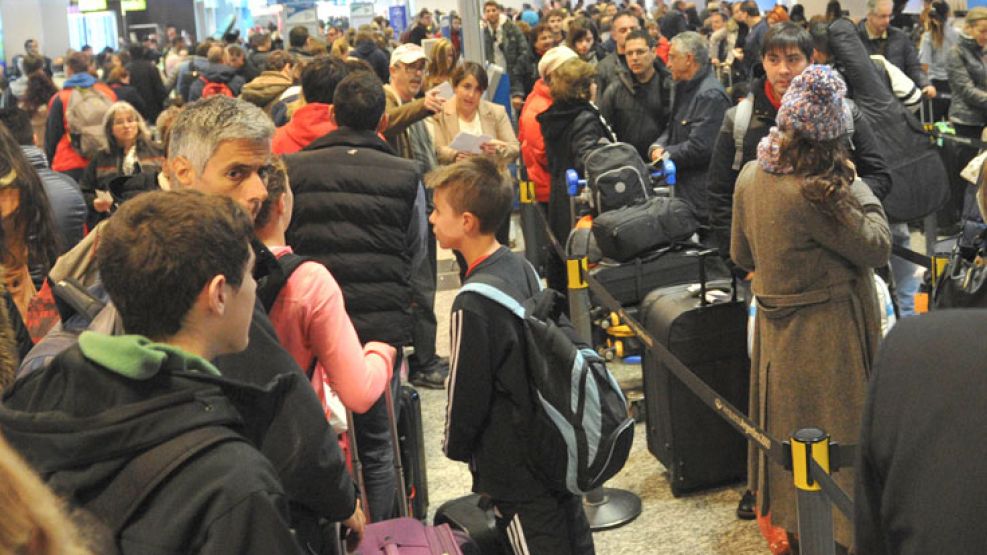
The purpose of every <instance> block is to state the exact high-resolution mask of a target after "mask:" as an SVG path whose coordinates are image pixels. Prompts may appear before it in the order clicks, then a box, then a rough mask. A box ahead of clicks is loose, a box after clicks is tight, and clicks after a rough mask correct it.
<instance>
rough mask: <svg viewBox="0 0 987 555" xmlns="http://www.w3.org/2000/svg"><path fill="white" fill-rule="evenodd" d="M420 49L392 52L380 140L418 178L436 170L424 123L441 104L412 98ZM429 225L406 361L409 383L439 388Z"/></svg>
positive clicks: (444, 365) (442, 364) (441, 368)
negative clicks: (410, 352)
mask: <svg viewBox="0 0 987 555" xmlns="http://www.w3.org/2000/svg"><path fill="white" fill-rule="evenodd" d="M427 63H428V62H427V59H426V57H425V51H424V50H422V47H420V46H418V45H415V44H411V43H406V44H402V45H401V46H399V47H397V48H395V49H394V52H393V53H391V68H390V69H391V80H390V83H388V84H387V85H384V92H385V96H386V99H387V117H388V120H389V123H388V125H387V128H386V129H385V130H384V138H386V139H387V142H388V143H390V144H391V146H392V147H394V150H396V151H397V153H398V155H399V156H401V157H402V158H405V159H408V160H413V161H415V162H417V163H418V169H419V171H420V172H421V175H425V174H426V173H428V172H429V171H431V169H432V168H434V167H435V166H436V160H435V145H434V144H433V143H432V136H431V135H430V134H429V132H428V128H427V127H425V122H424V119H425V118H427V117H429V116H431V115H433V114H435V113H436V112H439V111H440V110H441V109H442V105H443V103H445V100H444V99H443V98H442V97H440V96H439V95H438V91H435V90H432V91H428V92H426V93H425V96H424V97H423V98H417V97H418V93H419V92H420V91H421V89H422V82H423V81H424V79H425V66H426V64H427ZM425 199H426V204H427V212H426V213H431V211H432V196H431V190H429V191H426V196H425ZM427 227H428V234H429V235H428V240H427V245H428V256H427V257H426V258H424V259H423V263H422V264H421V266H420V267H419V268H417V269H416V271H415V277H414V284H413V285H414V308H413V310H414V316H415V328H414V332H413V335H414V344H415V354H414V355H413V356H412V357H411V359H410V360H409V361H408V364H409V380H411V382H412V383H413V384H415V385H417V386H419V387H427V388H431V389H442V388H443V386H444V385H445V377H446V375H447V374H448V373H449V362H448V360H447V359H444V358H440V357H438V356H437V355H436V354H435V331H436V327H437V324H436V319H435V279H436V270H437V268H436V250H435V236H434V235H433V234H432V228H431V226H427Z"/></svg>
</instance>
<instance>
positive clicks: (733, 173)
mask: <svg viewBox="0 0 987 555" xmlns="http://www.w3.org/2000/svg"><path fill="white" fill-rule="evenodd" d="M812 52H813V42H812V37H811V36H809V33H808V32H806V31H804V30H802V29H801V28H800V27H798V26H796V25H795V24H793V23H780V24H778V25H775V26H774V27H772V28H771V30H770V31H768V34H767V35H765V37H764V42H763V45H762V53H763V57H764V69H765V74H766V75H765V77H764V78H762V79H755V80H754V81H753V82H752V83H751V92H750V97H749V98H750V100H744V101H743V102H753V106H752V109H751V117H750V122H749V123H748V125H747V132H746V133H745V134H744V139H743V141H744V142H743V150H742V153H741V158H740V160H739V164H738V163H737V158H736V156H737V152H736V150H737V149H736V141H735V138H734V126H735V122H736V119H737V112H738V111H740V108H737V107H733V108H730V109H729V110H727V112H726V116H725V117H724V119H723V127H722V128H721V129H720V132H719V135H717V137H716V143H715V146H714V147H713V158H712V161H711V162H710V166H709V190H708V192H707V194H708V198H709V226H710V231H711V237H712V239H713V242H714V244H715V245H716V247H717V248H718V249H719V250H720V254H721V255H722V256H723V258H724V260H729V258H730V226H731V222H732V219H733V191H734V185H735V184H736V181H737V175H738V174H739V173H740V169H741V168H743V166H744V164H746V163H747V162H750V161H751V160H754V159H755V158H757V145H758V143H759V142H761V139H762V138H764V136H765V135H767V134H768V131H769V130H770V129H771V127H772V126H774V125H775V117H776V116H777V114H778V107H779V106H780V105H781V97H782V95H784V94H785V91H786V90H788V85H789V84H790V83H791V81H792V79H794V78H795V76H796V75H798V74H800V73H802V70H804V69H805V68H806V67H808V66H809V64H810V63H811V62H812ZM852 113H853V131H854V134H853V137H852V143H853V151H852V154H853V161H854V163H855V164H856V166H857V173H858V174H859V175H860V177H861V179H863V180H864V182H865V183H867V185H868V186H870V188H871V191H873V192H874V195H875V196H876V197H877V198H878V199H879V200H880V199H883V198H884V197H885V196H887V194H888V192H889V191H890V190H891V174H890V173H889V171H888V167H887V163H886V162H885V160H884V156H883V155H882V154H881V152H880V150H879V149H878V148H877V137H876V136H875V135H874V131H873V129H872V127H871V125H870V123H869V122H868V121H867V119H866V118H864V117H863V116H862V114H861V113H860V110H858V109H856V105H853V112H852Z"/></svg>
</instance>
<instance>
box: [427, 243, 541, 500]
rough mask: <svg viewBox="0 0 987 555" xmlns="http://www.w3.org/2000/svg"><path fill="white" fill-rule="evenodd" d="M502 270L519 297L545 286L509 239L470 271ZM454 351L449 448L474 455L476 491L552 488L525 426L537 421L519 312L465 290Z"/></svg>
mask: <svg viewBox="0 0 987 555" xmlns="http://www.w3.org/2000/svg"><path fill="white" fill-rule="evenodd" d="M484 274H489V275H492V276H496V277H498V278H500V279H501V280H503V281H505V282H506V283H508V284H510V285H511V286H512V288H513V290H512V291H509V292H507V293H508V294H510V295H512V296H513V297H514V298H515V299H518V300H521V299H527V298H529V297H531V296H533V295H534V294H535V293H537V292H538V290H539V283H538V276H537V274H535V272H534V270H533V269H532V268H531V265H530V264H528V263H527V261H525V259H524V258H523V257H521V256H520V255H518V254H515V253H512V252H511V251H510V250H509V249H508V248H507V247H500V249H499V250H497V251H496V252H494V254H492V255H490V257H488V258H487V259H486V260H484V261H483V262H480V264H478V265H477V266H476V267H475V268H474V269H473V271H472V273H471V274H470V277H468V278H467V279H466V283H469V282H470V280H471V279H472V278H474V277H475V276H480V275H484ZM450 322H452V324H451V333H452V344H453V345H454V346H455V347H454V349H455V350H454V351H453V352H452V353H451V354H450V355H451V356H450V359H449V368H450V374H449V399H450V405H449V413H448V419H447V421H446V435H445V440H444V441H443V450H444V451H445V454H446V456H448V457H449V458H450V459H453V460H457V461H463V462H466V463H469V465H470V471H471V472H472V474H473V491H475V492H477V493H482V494H486V495H489V496H491V497H492V498H494V499H496V500H498V501H524V500H528V499H531V498H533V497H537V496H538V495H540V494H542V493H544V492H545V491H546V490H547V488H546V486H545V485H543V484H542V483H541V482H540V481H539V480H538V479H537V478H536V477H535V475H534V474H533V473H532V471H531V469H530V467H529V465H528V463H527V461H526V460H525V455H524V451H523V446H524V441H523V436H522V435H521V434H520V433H519V431H520V430H522V429H523V428H524V427H525V426H526V422H529V421H530V418H531V414H532V410H533V400H532V398H531V386H530V385H529V381H528V371H527V366H526V363H525V356H526V343H525V339H524V328H523V327H522V325H521V322H520V320H519V319H518V318H517V316H515V315H514V314H512V313H510V312H508V311H507V309H506V308H504V307H503V306H501V305H499V304H497V303H495V302H493V301H491V300H490V299H487V298H485V297H482V296H480V295H477V294H476V293H469V292H466V293H462V294H460V295H457V296H456V299H455V300H454V301H453V304H452V316H451V319H450Z"/></svg>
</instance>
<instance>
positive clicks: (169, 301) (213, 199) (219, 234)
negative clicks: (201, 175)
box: [96, 190, 253, 340]
mask: <svg viewBox="0 0 987 555" xmlns="http://www.w3.org/2000/svg"><path fill="white" fill-rule="evenodd" d="M252 237H253V222H251V221H250V217H249V216H248V215H247V214H246V213H245V212H244V211H243V209H241V208H240V206H239V205H237V203H236V202H234V201H233V200H232V199H230V198H227V197H223V196H217V195H206V194H203V193H201V192H199V191H194V190H182V191H155V192H150V193H144V194H142V195H140V196H138V197H136V198H134V199H132V200H130V201H128V202H126V203H124V204H123V205H122V206H121V207H120V209H119V210H118V211H117V213H116V214H114V215H113V217H112V218H110V219H109V221H108V222H107V223H106V226H105V228H104V229H103V232H102V236H101V237H100V245H99V249H98V251H97V254H96V257H97V264H98V267H99V275H100V277H101V279H102V280H103V285H104V286H105V287H106V291H107V293H109V295H110V299H112V300H113V304H114V305H116V308H117V310H118V311H119V313H120V316H121V318H122V319H123V327H124V330H125V331H126V332H127V333H131V334H139V335H143V336H145V337H149V338H151V339H156V340H161V339H165V338H168V337H171V336H173V335H175V334H176V333H178V331H179V330H181V328H182V325H183V323H184V321H185V317H186V315H187V314H188V312H189V310H190V309H191V308H192V306H193V305H194V304H195V300H196V297H198V295H199V293H200V292H201V291H202V288H203V287H204V286H205V285H206V284H207V283H208V282H209V281H210V280H211V279H212V278H213V277H215V276H217V275H223V276H226V281H227V283H229V284H230V286H232V287H233V288H234V289H236V288H239V287H240V284H241V283H242V281H243V275H244V266H245V265H246V264H247V260H249V259H250V240H251V238H252Z"/></svg>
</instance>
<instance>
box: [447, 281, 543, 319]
mask: <svg viewBox="0 0 987 555" xmlns="http://www.w3.org/2000/svg"><path fill="white" fill-rule="evenodd" d="M498 282H500V283H498ZM502 283H503V280H501V279H499V278H496V277H494V276H486V275H484V276H477V277H475V278H473V279H471V280H470V281H469V282H468V283H467V284H466V285H463V286H462V287H461V288H460V289H459V293H457V296H459V295H462V294H463V293H476V294H477V295H480V296H481V297H484V298H486V299H490V300H491V301H493V302H495V303H497V304H499V305H500V306H502V307H504V308H506V309H507V310H508V311H510V312H511V313H512V314H514V315H515V316H517V317H518V318H520V319H522V320H523V319H524V317H525V316H526V315H527V312H526V311H525V310H524V306H523V305H522V304H521V303H520V302H519V301H518V300H517V299H515V298H514V296H513V295H510V294H508V293H507V292H505V291H504V289H503V285H502Z"/></svg>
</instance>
